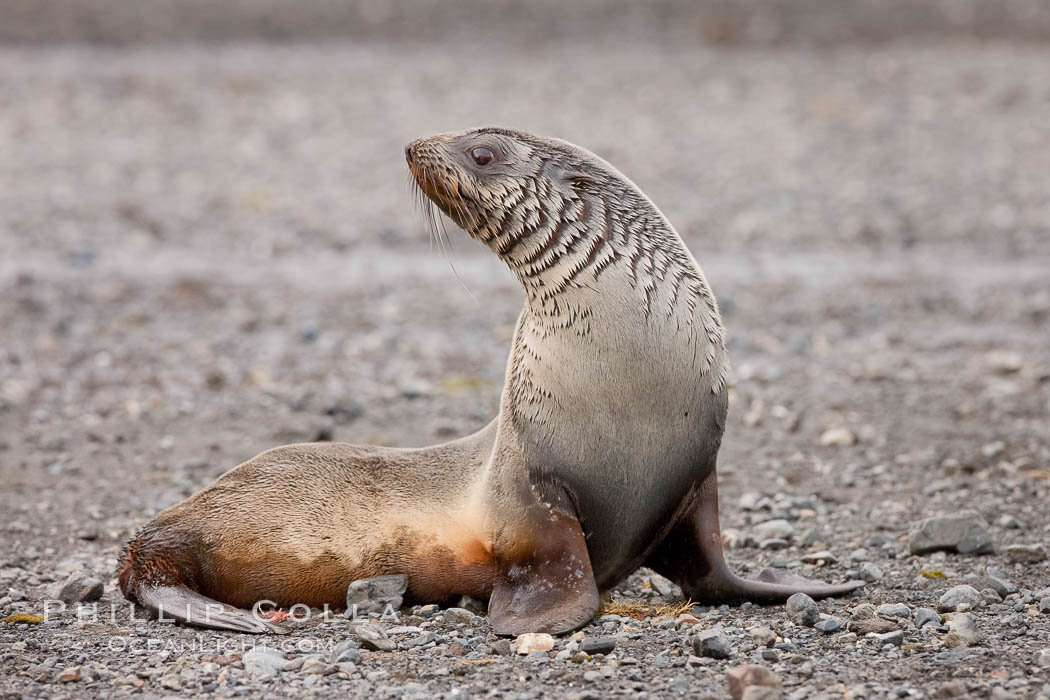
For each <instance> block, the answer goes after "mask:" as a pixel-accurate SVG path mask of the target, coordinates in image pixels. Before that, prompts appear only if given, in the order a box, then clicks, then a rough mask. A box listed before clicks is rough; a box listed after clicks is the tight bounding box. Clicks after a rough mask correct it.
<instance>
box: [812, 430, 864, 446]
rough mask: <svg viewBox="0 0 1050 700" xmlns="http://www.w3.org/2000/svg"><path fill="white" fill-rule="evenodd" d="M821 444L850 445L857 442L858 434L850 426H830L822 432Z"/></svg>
mask: <svg viewBox="0 0 1050 700" xmlns="http://www.w3.org/2000/svg"><path fill="white" fill-rule="evenodd" d="M820 444H821V445H824V446H825V447H850V446H851V445H856V444H857V436H856V435H854V434H853V431H851V430H849V429H848V428H830V429H828V430H825V431H824V432H823V433H821V434H820Z"/></svg>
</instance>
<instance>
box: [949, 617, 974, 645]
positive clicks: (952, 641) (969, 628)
mask: <svg viewBox="0 0 1050 700" xmlns="http://www.w3.org/2000/svg"><path fill="white" fill-rule="evenodd" d="M982 639H983V635H982V634H981V632H980V630H978V629H977V620H976V619H975V618H974V616H973V615H971V614H970V613H955V614H954V615H952V619H951V620H950V621H949V622H948V634H947V635H945V637H944V643H945V644H946V645H948V646H949V647H957V646H962V645H964V644H965V645H968V646H973V645H974V644H977V643H979V642H980V641H981V640H982Z"/></svg>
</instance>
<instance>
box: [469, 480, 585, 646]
mask: <svg viewBox="0 0 1050 700" xmlns="http://www.w3.org/2000/svg"><path fill="white" fill-rule="evenodd" d="M525 524H526V527H525V528H523V530H524V531H523V532H521V533H517V534H518V536H517V537H513V538H512V539H511V540H510V541H508V542H507V543H506V544H505V545H501V546H500V547H499V549H497V551H496V556H497V559H498V561H499V564H500V566H501V569H502V571H501V574H500V576H499V578H498V579H497V580H496V584H495V586H494V587H493V590H492V595H491V597H490V598H489V623H490V624H491V625H492V629H493V631H495V632H496V634H504V635H518V634H525V633H526V632H548V633H550V634H560V633H562V632H570V631H572V630H574V629H576V628H578V627H582V626H583V625H585V624H587V623H588V622H590V621H591V619H592V618H593V617H594V614H595V613H596V612H598V605H599V602H600V601H599V599H598V586H597V584H596V583H595V581H594V572H593V571H592V570H591V560H590V557H589V556H588V555H587V540H586V537H585V535H584V534H583V529H582V528H581V527H580V522H579V520H578V519H577V517H576V513H575V509H574V508H573V507H572V505H571V501H569V499H568V496H567V495H564V496H563V497H561V498H557V497H556V498H554V499H552V500H551V503H550V505H547V504H542V503H540V504H536V505H533V506H530V507H529V509H528V512H527V513H526V518H525Z"/></svg>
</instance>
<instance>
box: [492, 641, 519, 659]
mask: <svg viewBox="0 0 1050 700" xmlns="http://www.w3.org/2000/svg"><path fill="white" fill-rule="evenodd" d="M489 646H490V647H492V653H494V654H496V655H497V656H510V655H511V654H512V653H513V652H514V649H513V647H512V646H511V643H510V640H509V639H497V640H496V641H494V642H492V643H491V644H489Z"/></svg>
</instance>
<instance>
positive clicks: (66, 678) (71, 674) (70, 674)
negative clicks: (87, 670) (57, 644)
mask: <svg viewBox="0 0 1050 700" xmlns="http://www.w3.org/2000/svg"><path fill="white" fill-rule="evenodd" d="M55 680H56V681H58V682H59V683H75V682H76V681H79V680H80V667H79V666H73V667H71V668H67V669H64V670H63V671H61V672H60V673H59V674H58V675H57V676H55Z"/></svg>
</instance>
